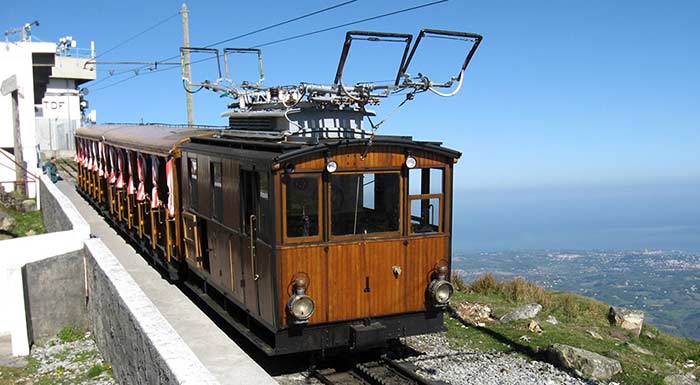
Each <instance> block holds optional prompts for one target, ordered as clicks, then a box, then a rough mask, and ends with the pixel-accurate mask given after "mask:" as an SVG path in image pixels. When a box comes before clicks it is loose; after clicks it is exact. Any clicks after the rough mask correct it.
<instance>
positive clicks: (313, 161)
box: [294, 146, 452, 171]
mask: <svg viewBox="0 0 700 385" xmlns="http://www.w3.org/2000/svg"><path fill="white" fill-rule="evenodd" d="M329 156H330V158H331V159H333V160H334V161H335V162H336V163H338V171H349V170H364V169H387V168H394V169H396V168H400V167H401V166H402V165H403V164H404V162H405V161H406V153H405V150H404V148H403V147H398V146H376V147H371V148H370V150H369V152H368V153H367V156H366V157H365V159H362V150H358V148H357V147H349V148H348V147H346V148H340V149H338V150H336V151H335V152H331V153H330V154H329ZM412 156H413V157H414V158H416V162H417V166H416V167H441V166H444V165H445V163H452V159H447V158H445V157H444V156H442V155H438V154H434V153H429V152H424V151H413V152H412ZM294 163H295V165H294V166H295V169H296V170H297V171H310V170H323V168H324V167H325V165H326V160H325V157H324V154H316V155H313V156H309V157H307V158H302V159H300V160H298V161H295V162H294Z"/></svg>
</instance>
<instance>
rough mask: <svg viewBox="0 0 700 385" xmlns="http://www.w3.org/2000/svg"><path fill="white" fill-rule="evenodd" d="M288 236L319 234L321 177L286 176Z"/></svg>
mask: <svg viewBox="0 0 700 385" xmlns="http://www.w3.org/2000/svg"><path fill="white" fill-rule="evenodd" d="M282 182H283V183H284V186H285V196H284V199H285V204H286V212H285V213H284V215H285V223H286V236H287V237H288V238H297V237H318V236H319V234H320V233H319V228H320V226H319V183H320V181H319V177H318V176H293V177H292V176H285V177H283V179H282Z"/></svg>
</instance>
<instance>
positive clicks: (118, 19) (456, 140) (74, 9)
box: [0, 0, 700, 248]
mask: <svg viewBox="0 0 700 385" xmlns="http://www.w3.org/2000/svg"><path fill="white" fill-rule="evenodd" d="M340 2H342V1H334V2H323V1H297V2H275V1H265V0H260V1H256V2H225V1H207V2H191V3H190V4H188V5H189V7H190V35H191V44H192V45H193V46H195V45H206V44H209V43H212V42H215V41H219V40H222V39H225V38H227V37H231V36H235V35H238V34H241V33H245V32H248V31H251V30H254V29H257V28H261V27H264V26H267V25H270V24H274V23H276V22H279V21H283V20H285V19H288V18H291V17H294V16H298V15H302V14H304V13H307V12H311V11H314V10H317V9H320V8H324V7H327V6H329V5H332V4H337V3H340ZM424 2H427V1H416V0H410V1H367V0H359V1H357V2H355V3H353V4H350V5H347V6H344V7H341V8H338V9H336V10H333V11H330V12H327V13H325V14H323V15H319V16H316V17H313V18H309V19H305V20H303V21H300V22H297V23H292V24H289V25H286V26H284V27H281V28H278V29H274V30H271V31H266V32H263V33H260V34H256V35H254V36H251V37H248V38H244V39H240V40H238V41H235V42H231V43H230V46H238V47H245V46H252V45H257V44H261V43H265V42H268V41H272V40H276V39H279V38H282V37H286V36H291V35H295V34H299V33H303V32H308V31H312V30H315V29H319V28H323V27H327V26H332V25H336V24H340V23H343V22H348V21H353V20H356V19H361V18H364V17H369V16H373V15H376V14H381V13H385V12H389V11H393V10H397V9H401V8H405V7H410V6H413V5H418V4H422V3H424ZM180 4H181V3H180V2H178V1H149V2H141V1H139V2H136V1H121V2H94V1H93V2H86V1H71V2H63V3H57V2H51V3H44V2H38V1H24V2H12V3H11V4H8V5H7V6H6V12H3V13H2V14H1V15H0V28H2V29H3V30H4V29H8V28H11V27H16V26H19V25H21V24H23V23H24V22H27V21H31V20H34V19H37V20H39V21H40V22H41V26H39V27H37V28H36V29H35V30H34V32H35V35H36V36H38V37H40V38H41V39H43V40H47V41H54V40H57V39H58V38H59V37H60V36H63V35H72V36H73V37H74V38H76V39H77V40H78V42H79V44H80V45H81V46H82V47H88V44H89V40H95V41H96V44H97V51H98V53H99V52H100V50H102V51H104V50H106V49H108V48H111V47H112V46H114V45H115V44H118V43H119V42H121V41H123V40H124V39H126V38H127V37H129V36H131V35H133V34H135V33H137V32H139V31H141V30H143V29H145V28H148V27H149V26H151V25H153V24H154V23H156V22H157V21H159V20H162V19H164V18H166V17H168V16H169V15H172V14H174V13H176V12H177V11H178V9H179V7H180ZM8 7H9V11H7V8H8ZM697 20H700V3H698V2H696V1H674V2H651V1H615V2H611V1H587V2H583V1H580V2H574V1H535V2H522V1H493V2H471V1H458V0H451V1H449V2H447V3H443V4H439V5H435V6H432V7H429V8H425V9H422V10H417V11H413V12H409V13H405V14H403V15H399V16H393V17H389V18H385V19H382V20H377V21H372V22H368V23H364V24H360V25H355V26H352V27H348V28H346V29H339V30H335V31H331V32H327V33H323V34H319V35H315V36H312V37H308V38H304V39H299V40H295V41H290V42H287V43H284V44H276V45H271V46H268V47H265V48H264V59H265V72H266V75H267V80H266V84H267V85H274V84H278V83H285V84H290V83H298V82H300V81H307V82H331V81H332V78H333V75H334V73H335V67H336V64H337V60H338V57H339V54H340V49H341V46H342V41H343V38H344V33H345V31H346V30H347V29H366V30H377V31H391V32H408V33H417V32H418V31H419V30H420V29H421V28H439V29H452V30H461V31H470V32H476V33H480V34H482V35H484V41H483V43H482V45H481V47H480V48H479V50H478V52H477V53H476V56H475V57H474V60H473V62H472V64H471V65H470V68H469V70H468V72H467V76H466V80H465V84H464V87H463V88H462V91H461V93H460V94H459V95H458V96H456V97H454V98H449V99H444V98H439V97H437V96H434V95H429V94H423V95H420V96H419V97H417V98H416V100H414V101H412V102H410V103H408V104H407V105H406V106H404V107H403V108H402V110H401V111H400V112H399V113H397V114H396V115H395V116H394V117H392V118H391V119H390V120H389V121H388V122H387V123H386V124H385V125H384V126H382V128H381V129H380V132H381V133H385V134H402V135H413V136H415V137H416V138H419V139H428V140H441V141H443V142H444V143H445V145H447V146H448V147H452V148H455V149H457V150H460V151H462V152H463V156H462V159H461V161H460V163H459V164H458V166H457V181H456V186H457V189H458V191H459V192H465V193H469V194H482V195H483V196H488V195H489V194H491V193H492V192H506V193H505V194H506V195H505V196H504V197H503V199H505V201H504V202H506V201H508V198H507V197H506V196H508V194H507V192H514V193H523V192H531V191H540V190H541V191H548V192H552V191H554V192H556V191H560V192H561V194H564V195H563V196H569V197H571V196H573V195H571V194H572V192H580V191H595V192H597V193H599V194H598V195H601V194H602V195H603V196H607V197H609V199H611V202H624V201H625V200H626V198H625V197H624V196H620V195H619V194H617V193H618V192H620V191H627V190H629V189H630V188H632V189H634V188H635V186H639V188H640V189H646V188H648V189H651V190H653V191H655V193H654V194H651V195H649V194H647V195H649V196H653V200H654V202H657V201H659V200H660V201H662V202H663V201H664V200H671V199H674V198H672V197H675V196H677V195H678V194H676V195H674V194H675V193H676V192H677V191H681V190H682V191H683V194H681V195H682V196H684V197H685V198H684V199H686V200H684V201H683V202H681V203H682V204H681V203H679V202H678V201H677V200H676V201H675V202H670V203H673V204H675V205H679V204H681V206H680V209H679V215H680V216H683V215H691V213H692V215H695V214H696V213H697V209H696V207H697V206H700V192H697V191H698V190H700V73H699V68H700V50H699V49H698V47H700V45H699V44H698V40H697V39H698V38H699V37H700V23H698V22H697ZM180 28H181V26H180V23H179V19H178V18H177V17H176V18H173V19H171V20H170V21H168V22H166V23H165V24H163V25H162V26H160V27H158V28H157V29H155V30H153V31H151V32H149V33H147V34H145V35H143V36H142V37H140V38H138V39H136V40H135V41H133V42H131V43H129V44H127V45H125V46H124V47H121V48H119V49H116V50H114V51H113V52H110V53H109V54H107V55H105V56H104V57H101V58H100V59H102V60H159V59H164V58H166V57H168V56H172V55H176V54H177V49H178V47H179V46H180V45H181V29H180ZM363 48H364V47H363ZM432 48H436V47H432ZM451 48H456V47H451ZM363 52H364V55H360V56H358V57H355V60H354V61H352V62H351V63H350V64H351V65H350V67H349V68H348V69H347V70H346V74H347V76H348V78H352V79H362V80H367V79H378V78H382V75H384V76H386V74H387V73H389V72H391V71H387V68H388V69H392V68H393V67H392V66H393V64H389V63H390V61H389V59H390V58H389V56H388V54H390V53H393V51H391V49H388V48H387V49H382V50H376V49H374V50H372V49H371V48H369V47H367V51H363ZM428 52H429V55H428V57H429V58H433V59H435V62H433V63H432V65H433V67H426V68H429V70H428V69H427V70H426V71H427V72H428V73H435V74H444V73H446V72H447V71H448V65H447V64H448V63H449V62H450V61H449V59H450V58H452V59H454V57H451V56H445V57H443V56H441V55H442V54H443V53H444V52H443V51H438V50H437V49H433V50H429V51H428ZM358 58H359V60H358ZM124 68H125V67H123V66H114V65H103V66H100V67H99V68H98V71H99V77H100V78H103V77H105V76H106V75H107V70H108V69H115V70H116V71H120V70H123V69H124ZM212 71H213V68H211V67H204V66H201V67H195V68H193V72H194V79H195V80H202V79H205V78H208V79H213V78H214V77H215V75H212ZM382 71H384V72H382ZM430 71H432V72H430ZM244 73H246V74H248V73H250V72H244ZM128 76H129V75H126V77H128ZM251 76H252V74H251ZM249 77H250V76H249ZM123 78H124V77H120V78H114V79H108V80H104V81H102V82H101V83H99V84H97V85H96V86H95V87H92V88H93V90H94V92H92V93H91V94H90V95H89V100H90V103H91V107H92V108H95V109H97V110H98V119H99V121H100V122H110V121H111V122H123V121H140V120H141V119H143V120H144V121H146V122H149V121H150V122H173V123H176V122H183V121H185V119H186V116H185V112H184V111H185V110H184V100H185V97H184V93H183V91H182V87H181V84H180V75H179V71H178V70H173V71H166V72H162V73H157V74H151V75H145V74H141V75H139V76H137V77H136V78H134V79H132V80H130V81H127V82H124V83H122V84H120V85H117V86H114V87H110V88H106V89H104V90H98V88H99V87H102V86H105V85H109V84H110V83H112V82H115V81H117V80H120V79H123ZM88 87H89V88H90V86H89V85H88ZM400 101H401V99H389V100H387V101H385V102H384V106H383V107H382V108H380V109H379V115H380V117H381V116H382V115H383V114H384V113H386V112H388V111H390V110H391V109H393V107H394V106H395V105H396V104H398V103H399V102H400ZM194 104H195V118H196V122H197V123H202V124H224V123H225V121H223V120H221V119H220V118H218V114H219V113H220V112H221V111H223V109H224V105H225V101H224V100H222V99H219V98H218V96H216V95H214V94H211V93H209V94H208V93H206V92H205V91H203V92H200V93H199V94H196V95H195V100H194ZM689 185H690V186H698V187H699V188H698V189H693V188H691V189H690V190H688V187H687V186H689ZM651 190H650V191H651ZM605 191H608V192H610V193H609V194H604V193H603V192H605ZM664 191H666V192H667V193H668V194H665V193H664ZM688 191H690V192H688ZM693 191H695V192H693ZM567 194H568V195H567ZM616 194H617V195H616ZM497 196H498V195H497ZM601 199H602V198H601ZM649 199H652V198H649ZM508 202H510V203H512V201H508ZM536 203H537V202H536ZM539 203H542V202H539ZM539 203H538V204H539ZM638 205H639V206H638V207H632V208H630V210H635V209H636V208H637V209H638V208H640V207H648V206H649V205H648V204H646V203H642V202H641V201H640V202H639V203H638ZM535 206H537V204H535ZM686 206H687V207H688V208H689V209H688V210H685V211H684V210H683V207H686ZM467 209H469V207H467ZM660 210H662V209H660ZM684 212H685V213H686V214H683V213H684ZM579 215H581V214H580V213H579ZM649 215H654V214H653V213H650V214H649ZM674 215H675V214H674ZM659 216H660V217H663V215H661V214H659ZM689 220H690V219H689ZM690 221H691V222H692V223H693V224H694V225H697V226H699V227H698V228H700V223H698V221H694V222H693V221H692V220H690ZM671 222H673V221H671ZM670 225H673V224H670ZM694 234H695V233H694ZM697 235H698V238H700V234H697ZM698 248H700V246H699V247H698Z"/></svg>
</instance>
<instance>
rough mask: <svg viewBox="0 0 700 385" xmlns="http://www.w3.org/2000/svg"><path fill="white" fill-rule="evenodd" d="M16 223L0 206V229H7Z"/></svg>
mask: <svg viewBox="0 0 700 385" xmlns="http://www.w3.org/2000/svg"><path fill="white" fill-rule="evenodd" d="M16 223H17V221H16V220H15V218H12V216H11V215H10V214H8V213H6V212H4V211H2V208H0V231H9V230H10V229H11V228H12V226H14V225H15V224H16Z"/></svg>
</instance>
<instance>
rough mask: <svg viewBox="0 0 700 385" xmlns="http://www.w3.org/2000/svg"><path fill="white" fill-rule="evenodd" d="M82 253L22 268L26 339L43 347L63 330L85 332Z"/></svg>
mask: <svg viewBox="0 0 700 385" xmlns="http://www.w3.org/2000/svg"><path fill="white" fill-rule="evenodd" d="M84 271H85V268H84V253H83V251H82V250H78V251H73V252H70V253H66V254H63V255H59V256H56V257H52V258H47V259H43V260H41V261H37V262H32V263H28V264H26V265H24V267H23V268H22V279H23V281H24V300H25V303H26V308H27V322H28V324H29V326H28V335H29V340H30V342H31V343H34V344H43V343H44V342H46V340H48V339H50V338H52V337H55V336H56V334H58V332H59V331H60V330H61V329H62V328H63V327H66V326H72V327H74V328H81V329H87V326H88V322H87V309H86V307H85V300H86V298H85V274H84Z"/></svg>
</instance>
